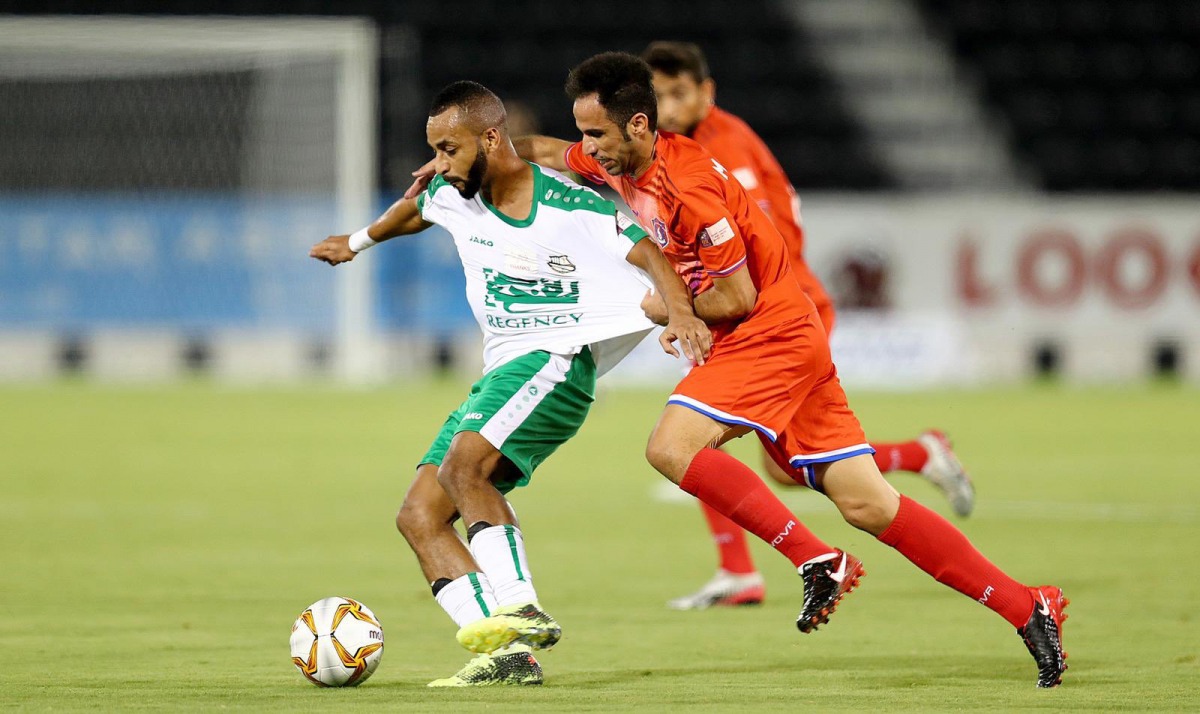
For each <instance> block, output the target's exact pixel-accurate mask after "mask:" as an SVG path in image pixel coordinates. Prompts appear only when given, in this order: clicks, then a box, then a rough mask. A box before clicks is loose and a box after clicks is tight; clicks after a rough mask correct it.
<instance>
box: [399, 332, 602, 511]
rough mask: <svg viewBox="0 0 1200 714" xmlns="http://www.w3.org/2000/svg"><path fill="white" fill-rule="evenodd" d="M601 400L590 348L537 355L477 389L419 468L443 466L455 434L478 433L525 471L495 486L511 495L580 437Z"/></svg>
mask: <svg viewBox="0 0 1200 714" xmlns="http://www.w3.org/2000/svg"><path fill="white" fill-rule="evenodd" d="M595 399H596V364H595V362H594V361H593V360H592V353H591V351H590V350H588V348H586V347H585V348H584V349H583V350H582V351H581V352H579V353H578V354H574V355H559V354H551V353H549V352H541V351H539V352H531V353H529V354H527V355H523V356H521V357H518V358H516V359H514V360H512V361H510V362H506V363H504V364H502V365H500V366H499V367H497V368H496V369H494V370H492V371H491V372H488V373H487V374H485V375H483V377H482V378H480V380H479V381H478V382H476V383H475V384H473V385H471V392H470V394H469V395H468V396H467V399H466V401H464V402H463V403H462V405H460V406H459V407H458V409H456V410H454V411H453V412H451V414H450V416H448V417H446V423H445V424H443V425H442V429H441V431H439V432H438V435H437V438H436V439H434V440H433V445H432V446H430V447H429V451H427V452H425V456H424V457H422V458H421V461H420V463H419V464H418V465H420V464H435V465H438V466H440V465H441V464H442V459H444V458H446V452H447V451H448V450H449V449H450V441H451V440H452V439H454V435H455V434H457V433H459V432H460V431H474V432H477V433H478V434H479V435H480V436H482V437H483V438H485V439H487V440H488V442H489V443H491V444H492V446H495V447H496V448H497V449H498V450H499V451H500V453H502V454H504V456H506V457H507V458H508V460H509V461H512V462H513V464H515V465H516V467H517V468H518V469H519V470H520V471H521V476H520V478H518V479H517V480H516V481H511V480H509V481H504V482H500V483H496V484H495V485H496V488H497V489H499V490H500V492H501V493H508V492H509V491H511V490H512V489H514V488H516V487H517V486H524V485H525V484H527V483H529V479H530V477H531V476H533V471H534V469H536V468H537V467H538V465H540V464H541V463H542V462H543V461H545V460H546V458H547V457H548V456H550V454H553V453H554V450H555V449H557V448H558V447H559V446H561V445H563V444H564V443H566V441H567V439H570V438H571V437H572V436H575V434H576V432H578V431H579V427H580V426H582V425H583V420H584V419H585V418H586V417H587V413H588V410H589V409H590V408H591V406H592V402H593V401H595Z"/></svg>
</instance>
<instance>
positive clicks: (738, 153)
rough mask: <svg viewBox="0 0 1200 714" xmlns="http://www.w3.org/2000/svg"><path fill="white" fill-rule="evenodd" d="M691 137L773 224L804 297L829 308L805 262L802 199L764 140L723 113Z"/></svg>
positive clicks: (713, 111) (708, 119) (715, 110)
mask: <svg viewBox="0 0 1200 714" xmlns="http://www.w3.org/2000/svg"><path fill="white" fill-rule="evenodd" d="M691 137H692V138H693V139H695V140H696V141H697V142H698V143H699V144H700V145H701V146H703V147H704V148H706V149H708V150H709V151H710V152H711V153H712V155H713V156H714V157H716V159H717V161H719V162H721V164H722V165H723V166H724V167H725V168H727V169H729V172H730V174H732V175H733V177H734V178H736V179H737V180H738V181H739V182H740V183H741V184H742V187H743V188H745V189H746V193H748V194H750V197H751V198H752V199H754V201H755V202H756V203H758V206H759V208H761V209H762V210H763V211H764V212H765V213H766V214H767V216H768V217H770V219H771V220H772V221H773V222H774V224H775V228H777V229H778V230H779V234H780V235H781V236H783V240H784V242H785V243H786V244H787V248H788V257H789V258H790V260H791V263H792V272H793V273H795V275H796V279H797V280H798V281H800V287H801V288H803V289H804V292H806V293H808V296H809V297H810V298H812V300H813V302H815V303H816V304H817V305H818V306H822V305H824V304H828V303H830V302H831V300H830V298H829V295H828V294H827V293H826V292H825V288H824V286H822V285H821V281H820V280H818V279H817V276H815V275H813V273H812V270H810V269H809V267H808V263H807V261H805V260H804V227H803V225H802V224H801V222H800V199H799V198H797V196H796V191H795V189H793V188H792V184H791V182H790V181H788V177H787V174H785V173H784V172H783V167H782V166H780V165H779V161H778V160H776V158H775V155H774V154H772V153H771V150H770V149H768V148H767V145H766V144H765V143H764V142H763V140H762V138H760V137H759V135H758V134H756V133H754V130H753V129H751V128H750V126H749V125H748V124H746V122H744V121H742V120H741V119H740V118H738V117H736V116H734V115H733V114H730V113H729V112H727V111H725V110H724V109H721V108H719V107H713V108H712V109H710V110H709V112H708V115H707V116H705V117H704V119H703V120H701V122H700V123H699V124H697V125H696V128H695V129H694V130H693V131H692V133H691ZM827 327H828V326H827Z"/></svg>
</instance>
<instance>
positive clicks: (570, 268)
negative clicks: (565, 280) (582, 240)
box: [546, 255, 575, 275]
mask: <svg viewBox="0 0 1200 714" xmlns="http://www.w3.org/2000/svg"><path fill="white" fill-rule="evenodd" d="M546 265H549V266H550V269H551V270H553V271H554V272H556V273H559V274H561V275H566V274H567V273H574V272H575V264H574V263H572V262H571V259H570V258H569V257H567V256H565V255H552V256H550V260H548V261H546Z"/></svg>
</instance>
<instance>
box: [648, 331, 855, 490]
mask: <svg viewBox="0 0 1200 714" xmlns="http://www.w3.org/2000/svg"><path fill="white" fill-rule="evenodd" d="M740 330H741V328H739V330H735V331H734V332H733V333H732V334H730V335H728V336H727V337H725V338H724V339H722V340H721V341H720V343H719V344H717V345H716V346H715V347H714V348H713V351H712V355H710V357H709V359H708V361H706V362H705V363H704V365H703V366H698V367H694V368H692V371H691V372H689V373H688V375H687V376H686V377H684V378H683V381H681V382H680V383H679V384H678V385H677V386H676V387H675V392H674V394H672V395H671V396H670V398H668V399H667V403H668V404H678V405H680V406H684V407H688V408H690V409H695V410H696V411H698V412H700V413H701V414H704V415H706V416H708V417H710V418H712V419H714V420H716V421H719V422H721V423H724V424H736V425H742V426H749V427H752V428H753V429H754V430H755V431H756V432H758V437H759V439H760V440H761V441H762V443H763V446H764V447H765V448H766V450H767V453H768V454H770V455H771V458H772V459H773V460H774V461H775V463H777V464H779V465H780V466H781V467H783V468H785V469H787V470H788V472H789V473H792V474H793V475H794V477H795V478H796V480H797V481H800V482H802V483H806V484H807V485H808V486H809V487H814V483H813V473H812V466H813V464H819V463H828V462H831V461H840V460H841V459H847V458H850V457H851V456H858V455H859V454H871V453H874V449H872V448H871V446H870V445H869V444H868V443H867V437H866V435H865V434H864V433H863V430H862V426H861V425H860V424H859V423H858V418H857V417H856V416H854V412H852V411H850V406H849V405H848V404H847V402H846V393H845V392H843V391H842V384H841V382H839V381H838V378H837V368H836V367H834V366H833V360H832V359H831V358H830V355H829V339H828V338H827V337H826V336H825V329H824V327H823V325H822V324H821V322H820V318H819V317H818V316H817V313H816V312H811V313H809V314H808V315H807V316H806V317H804V318H803V319H800V320H794V321H792V322H788V323H784V324H782V325H777V326H774V327H770V328H766V329H765V330H761V331H757V332H745V333H742V332H740Z"/></svg>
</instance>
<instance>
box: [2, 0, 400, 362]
mask: <svg viewBox="0 0 1200 714" xmlns="http://www.w3.org/2000/svg"><path fill="white" fill-rule="evenodd" d="M376 42H377V40H376V32H375V29H374V26H373V25H372V24H370V23H369V22H368V21H364V20H359V19H295V18H271V19H257V18H255V19H233V18H219V19H190V18H112V17H53V18H29V19H18V18H12V19H0V126H2V127H3V150H2V151H0V215H3V216H4V220H3V221H0V247H2V248H3V252H4V254H5V256H6V258H5V260H4V261H0V337H3V336H7V338H8V342H7V343H6V344H8V345H9V346H10V347H11V346H12V345H13V344H16V343H17V342H16V341H14V340H16V338H15V337H14V335H16V336H19V335H26V336H29V335H36V336H40V338H41V339H52V340H59V341H61V340H63V339H70V338H89V339H90V338H93V337H96V338H97V344H99V345H101V346H103V345H106V344H107V345H115V347H114V349H115V351H116V353H117V354H116V356H115V357H113V356H109V357H108V358H107V359H108V360H109V361H110V362H115V363H118V364H120V363H122V362H123V363H124V364H127V365H132V366H129V367H127V368H128V369H133V370H137V369H148V370H153V368H154V367H153V364H152V363H153V359H151V358H150V357H148V356H147V355H148V354H149V353H152V352H154V351H155V350H156V349H157V350H158V351H160V352H163V353H164V355H165V356H164V357H163V360H162V361H163V362H164V363H166V362H169V361H170V360H171V359H173V358H174V357H176V356H177V355H178V353H179V351H180V350H181V349H184V350H186V349H188V348H187V347H186V346H187V345H190V346H191V347H190V349H192V350H193V351H194V352H197V353H198V354H199V357H197V359H201V360H203V359H207V358H208V357H211V359H212V360H213V361H214V362H216V363H219V366H220V369H222V370H223V371H226V372H230V373H237V372H242V373H248V374H254V373H261V374H263V375H272V374H273V375H281V374H285V375H286V374H295V375H297V376H300V375H303V374H304V373H305V372H306V370H308V369H309V368H311V367H313V366H314V365H315V364H317V363H318V362H320V361H321V360H322V359H323V358H326V357H327V358H330V360H329V361H330V362H331V363H332V364H333V365H334V366H335V367H336V371H337V372H338V373H339V374H340V375H342V376H343V377H347V378H352V379H354V378H368V377H370V376H371V374H372V371H373V370H374V369H375V367H374V364H375V362H376V361H377V360H376V359H375V358H374V356H373V355H374V352H375V348H374V338H373V332H374V329H373V325H372V319H371V310H370V306H369V303H370V299H369V298H370V295H371V291H372V271H371V270H369V269H365V268H364V269H357V270H339V271H334V270H331V269H329V268H328V266H324V265H321V264H318V263H316V262H315V261H312V260H311V259H309V258H308V257H307V253H308V247H309V246H310V245H312V244H313V243H314V242H316V241H317V240H320V239H321V238H323V237H324V236H325V235H327V234H328V233H329V232H333V231H335V230H346V231H349V230H353V229H355V228H358V227H361V226H363V225H365V224H366V222H367V221H369V220H370V219H371V217H372V216H373V214H374V208H375V206H374V201H375V175H376V171H377V168H376V167H377V162H376V153H375V152H376V148H375V144H376V138H375V137H376V103H377V97H376V94H377V82H376V62H377V56H378V49H377V46H376ZM357 267H359V266H356V268H357ZM156 345H157V346H158V347H155V346H156ZM4 351H5V350H0V352H4ZM8 352H9V354H10V355H18V356H19V352H20V351H19V350H15V349H14V350H8ZM122 353H125V357H122ZM166 353H170V354H169V355H168V354H166ZM206 355H207V356H206ZM3 359H4V357H2V356H0V361H2V360H3ZM10 359H15V357H10ZM97 359H101V360H103V359H105V358H104V357H102V356H97Z"/></svg>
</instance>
